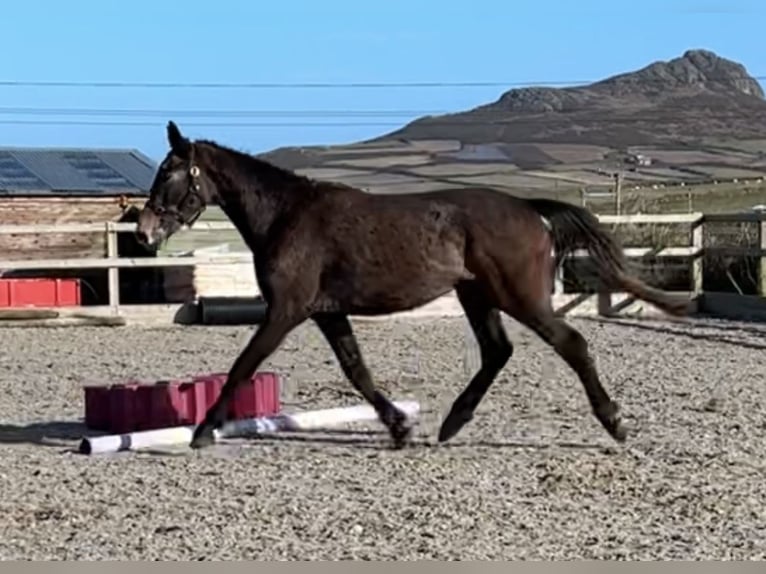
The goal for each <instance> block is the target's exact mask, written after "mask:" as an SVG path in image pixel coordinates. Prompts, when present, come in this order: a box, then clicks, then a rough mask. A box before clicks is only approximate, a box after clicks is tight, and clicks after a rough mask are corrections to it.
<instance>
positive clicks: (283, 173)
mask: <svg viewBox="0 0 766 574" xmlns="http://www.w3.org/2000/svg"><path fill="white" fill-rule="evenodd" d="M196 143H197V144H202V145H206V146H209V147H212V148H213V149H215V150H217V151H222V152H225V153H226V154H227V155H228V156H229V157H230V158H231V159H233V160H234V162H235V163H236V164H238V166H239V167H240V168H241V169H242V171H243V172H244V174H252V175H253V176H255V177H257V178H259V179H269V180H271V181H274V182H284V183H293V184H304V185H305V184H310V185H314V184H315V183H316V182H315V181H314V180H313V179H311V178H310V177H307V176H304V175H299V174H297V173H295V172H294V171H292V170H290V169H286V168H283V167H279V166H276V165H274V164H273V163H269V162H268V161H266V160H263V159H260V158H257V157H255V156H254V155H251V154H249V153H245V152H242V151H239V150H236V149H233V148H230V147H227V146H225V145H222V144H219V143H218V142H216V141H213V140H197V141H196Z"/></svg>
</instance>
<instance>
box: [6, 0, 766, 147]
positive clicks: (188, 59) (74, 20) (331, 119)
mask: <svg viewBox="0 0 766 574" xmlns="http://www.w3.org/2000/svg"><path fill="white" fill-rule="evenodd" d="M764 16H766V5H764V4H763V3H762V2H761V1H760V0H751V1H747V0H696V1H695V0H664V1H663V0H643V1H642V2H615V1H614V0H600V1H597V0H590V1H588V0H579V1H577V2H569V1H568V0H536V1H529V0H505V1H501V0H494V1H493V0H472V1H470V2H465V1H460V2H459V1H457V0H440V1H436V0H430V1H426V0H386V1H385V2H382V1H379V2H360V1H359V0H356V1H353V2H352V1H350V0H322V1H321V2H320V1H319V0H313V1H312V0H279V1H276V2H270V1H268V0H260V1H256V0H252V1H237V0H217V1H215V2H210V1H206V2H201V1H198V0H186V1H184V2H181V1H175V0H172V1H171V0H163V1H160V0H155V1H154V2H150V1H147V0H132V1H131V2H117V1H105V0H100V1H96V0H91V1H86V0H68V1H67V2H55V1H53V0H24V1H16V2H6V3H4V6H3V11H2V21H0V48H2V54H3V58H2V60H0V128H1V129H2V132H1V133H2V138H0V145H18V146H70V147H78V146H105V147H135V148H138V149H140V150H142V151H143V152H144V153H147V154H148V155H150V156H151V157H153V158H155V159H158V158H160V157H161V156H162V155H164V153H165V151H166V140H165V131H164V126H165V123H166V122H167V120H168V119H174V120H176V121H177V123H178V124H179V125H180V126H181V128H182V130H184V131H185V132H186V133H187V134H189V135H191V136H194V137H205V138H212V139H217V140H219V141H221V143H225V144H228V145H232V146H234V147H237V148H239V149H243V150H246V151H250V152H253V153H258V152H261V151H266V150H269V149H273V148H275V147H280V146H286V145H312V144H332V143H344V142H353V141H356V140H359V139H364V138H368V137H372V136H375V135H379V134H381V133H385V132H387V131H391V130H393V129H395V128H396V127H398V126H399V125H402V124H404V123H405V122H407V121H409V120H411V119H414V118H415V117H417V116H418V115H420V114H421V113H429V112H430V113H439V112H446V111H458V110H462V109H466V108H470V107H472V106H475V105H478V104H481V103H485V102H488V101H491V100H494V99H496V98H497V97H498V96H499V95H500V94H501V93H502V92H503V91H504V87H503V86H500V85H496V86H484V87H448V86H441V87H421V88H411V87H410V88H403V87H399V88H394V87H380V88H374V89H372V88H351V87H332V88H321V89H319V88H310V89H307V88H300V89H299V88H270V89H255V88H250V89H245V88H236V89H202V88H194V87H185V88H153V87H116V88H115V87H110V88H95V87H84V86H77V87H55V86H24V85H9V84H8V83H9V82H22V83H23V82H40V81H42V82H78V83H80V82H86V83H87V82H121V83H136V82H143V83H155V82H163V83H186V84H199V83H228V84H232V83H233V84H242V83H288V84H290V83H311V82H321V83H329V84H335V83H359V82H362V83H364V82H377V83H396V82H399V83H410V82H437V83H438V82H493V83H498V82H499V83H503V84H505V85H507V87H512V86H513V85H514V84H519V83H522V84H526V83H535V82H579V81H590V80H596V79H601V78H603V77H606V76H609V75H612V74H615V73H620V72H624V71H629V70H632V69H636V68H640V67H642V66H644V65H646V64H648V63H650V62H652V61H655V60H660V59H662V60H664V59H670V58H673V57H676V56H680V55H681V54H682V53H683V52H684V51H685V50H687V49H690V48H704V49H709V50H713V51H715V52H716V53H718V54H719V55H721V56H724V57H726V58H730V59H733V60H736V61H739V62H741V63H743V64H744V65H745V66H746V67H747V69H748V71H749V72H750V73H751V74H752V75H755V76H764V75H766V61H764V58H766V55H765V54H764V51H763V45H764V44H763V40H762V37H763V22H764ZM761 83H762V84H763V82H761ZM73 109H74V110H76V109H84V110H87V111H89V112H91V115H73V112H72V110H73ZM124 110H139V111H141V112H142V113H144V112H148V113H145V114H144V115H137V114H136V113H135V112H128V113H125V112H124ZM164 112H167V113H164ZM211 112H213V114H218V115H217V116H216V115H211ZM234 112H239V113H242V115H239V116H236V115H231V116H229V117H225V116H223V117H222V115H221V114H233V113H234ZM276 112H288V113H286V114H285V115H282V116H280V115H275V113H276ZM307 112H316V113H315V114H314V115H311V116H309V115H308V114H307ZM324 112H333V113H334V115H328V114H327V113H324ZM351 112H360V114H359V115H358V116H356V117H354V116H353V115H349V114H350V113H351ZM370 112H384V113H381V114H378V117H374V116H373V114H371V113H370ZM407 112H410V113H407ZM195 113H196V116H195V115H194V114H195ZM296 114H297V115H296ZM344 114H345V115H344ZM20 122H26V123H20ZM30 122H31V123H30ZM53 122H91V123H96V124H99V123H100V124H102V125H74V124H69V125H57V124H54V123H53ZM111 122H123V123H128V124H134V125H121V126H114V125H103V124H105V123H106V124H109V123H111ZM264 123H276V124H281V125H276V126H264V125H262V124H264ZM286 123H287V124H298V125H292V126H289V125H284V124H286ZM136 124H138V125H136ZM195 124H209V125H207V126H201V125H195ZM231 124H239V125H231ZM247 124H250V125H247ZM253 124H255V125H253ZM306 124H320V125H306ZM321 124H330V125H321ZM338 124H340V125H338ZM381 124H383V125H381Z"/></svg>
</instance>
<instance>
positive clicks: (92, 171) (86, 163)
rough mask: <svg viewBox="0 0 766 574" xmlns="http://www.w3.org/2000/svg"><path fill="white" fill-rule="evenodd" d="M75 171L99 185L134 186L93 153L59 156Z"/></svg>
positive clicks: (113, 186)
mask: <svg viewBox="0 0 766 574" xmlns="http://www.w3.org/2000/svg"><path fill="white" fill-rule="evenodd" d="M61 157H62V158H63V159H64V160H66V161H67V163H69V165H71V166H72V167H74V168H75V169H76V170H77V171H79V172H80V173H81V174H83V175H84V176H85V177H87V178H88V179H89V180H90V181H92V182H94V183H95V184H97V186H99V187H105V188H131V187H134V186H133V184H132V183H130V182H129V181H128V180H127V179H125V177H123V176H122V175H120V173H119V172H117V171H116V170H114V169H113V168H112V167H110V166H109V165H108V164H106V163H105V162H104V161H103V160H102V159H101V158H99V157H98V156H97V155H96V154H93V153H82V152H79V153H65V154H62V156H61Z"/></svg>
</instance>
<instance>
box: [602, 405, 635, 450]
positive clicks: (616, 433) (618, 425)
mask: <svg viewBox="0 0 766 574" xmlns="http://www.w3.org/2000/svg"><path fill="white" fill-rule="evenodd" d="M596 418H598V420H599V422H600V423H601V424H602V425H603V427H604V428H605V429H606V432H608V433H609V435H610V436H611V437H612V438H613V439H614V440H615V441H617V442H619V443H624V442H625V441H626V440H627V438H628V429H627V428H626V427H625V423H623V422H622V416H621V415H620V407H618V406H617V404H616V403H614V402H612V403H610V404H609V405H608V406H607V407H606V408H605V409H604V410H602V411H600V412H596Z"/></svg>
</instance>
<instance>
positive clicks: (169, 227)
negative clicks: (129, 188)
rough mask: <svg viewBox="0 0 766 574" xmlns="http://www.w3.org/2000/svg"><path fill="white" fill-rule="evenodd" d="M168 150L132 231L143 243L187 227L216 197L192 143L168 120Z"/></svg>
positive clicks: (158, 239)
mask: <svg viewBox="0 0 766 574" xmlns="http://www.w3.org/2000/svg"><path fill="white" fill-rule="evenodd" d="M167 130H168V143H169V144H170V151H168V153H167V155H166V156H165V159H164V160H163V161H162V163H161V164H160V167H159V170H158V171H157V175H156V176H155V178H154V182H153V183H152V188H151V190H150V192H149V199H148V200H147V201H146V204H145V205H144V207H143V209H142V210H141V213H140V215H139V217H138V226H137V229H136V234H137V236H138V240H139V241H140V242H141V243H144V244H145V245H154V244H157V243H160V242H161V241H163V240H165V239H168V238H169V237H170V236H171V235H173V234H174V233H175V232H176V231H178V230H179V229H180V228H181V227H182V226H183V225H188V226H191V225H192V224H193V223H194V222H195V221H196V220H197V218H198V217H199V216H200V215H202V212H203V211H205V207H207V205H209V204H210V203H212V202H213V201H214V200H215V198H216V197H217V190H216V187H215V184H213V182H212V181H211V180H210V178H209V177H207V176H206V175H205V173H204V170H203V169H201V168H200V164H199V160H200V159H201V158H200V157H199V153H198V150H197V149H196V146H195V144H194V143H193V142H192V141H190V140H189V139H188V138H186V137H184V136H183V135H182V134H181V131H180V130H179V129H178V126H177V125H176V124H175V123H173V122H172V121H171V122H168V127H167Z"/></svg>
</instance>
